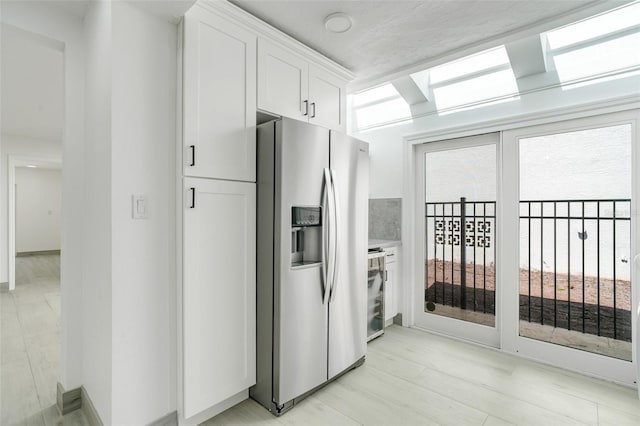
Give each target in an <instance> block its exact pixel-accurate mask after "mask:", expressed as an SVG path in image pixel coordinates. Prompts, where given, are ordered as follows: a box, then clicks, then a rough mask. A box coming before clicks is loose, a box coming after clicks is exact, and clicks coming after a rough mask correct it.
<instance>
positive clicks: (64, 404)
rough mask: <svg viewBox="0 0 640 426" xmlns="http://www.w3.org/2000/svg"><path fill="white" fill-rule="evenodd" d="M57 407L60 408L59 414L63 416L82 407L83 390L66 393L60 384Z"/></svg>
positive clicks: (72, 390)
mask: <svg viewBox="0 0 640 426" xmlns="http://www.w3.org/2000/svg"><path fill="white" fill-rule="evenodd" d="M56 406H57V407H58V412H59V413H60V414H61V415H63V416H64V415H65V414H69V413H70V412H72V411H75V410H77V409H79V408H80V407H82V390H81V388H75V389H71V390H68V391H65V390H64V386H62V384H60V382H58V392H57V395H56Z"/></svg>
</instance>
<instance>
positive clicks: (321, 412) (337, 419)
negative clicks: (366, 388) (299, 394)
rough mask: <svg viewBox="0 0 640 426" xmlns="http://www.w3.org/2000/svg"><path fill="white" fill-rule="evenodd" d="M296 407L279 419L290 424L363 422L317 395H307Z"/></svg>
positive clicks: (351, 425) (348, 424) (341, 425)
mask: <svg viewBox="0 0 640 426" xmlns="http://www.w3.org/2000/svg"><path fill="white" fill-rule="evenodd" d="M294 408H295V409H294V410H291V411H289V412H287V413H285V414H284V415H282V416H280V417H278V421H280V422H281V423H282V424H285V425H288V426H302V425H306V426H356V425H360V424H361V423H358V422H357V421H355V420H354V419H352V418H350V417H348V416H346V415H344V414H342V413H341V412H340V411H338V410H336V409H335V408H333V407H331V406H329V405H327V404H325V403H323V402H322V401H320V400H319V399H318V398H316V397H315V396H310V397H307V398H306V399H304V400H303V401H301V402H300V403H299V404H297V405H296V406H295V407H294Z"/></svg>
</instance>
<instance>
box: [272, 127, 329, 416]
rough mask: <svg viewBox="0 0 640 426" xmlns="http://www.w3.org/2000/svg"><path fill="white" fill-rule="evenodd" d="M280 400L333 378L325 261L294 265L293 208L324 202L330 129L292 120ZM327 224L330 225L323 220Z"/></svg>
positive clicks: (281, 150) (283, 241) (281, 226)
mask: <svg viewBox="0 0 640 426" xmlns="http://www.w3.org/2000/svg"><path fill="white" fill-rule="evenodd" d="M275 132H276V135H275V140H276V143H275V161H276V167H275V187H276V191H275V196H276V200H275V209H276V211H275V218H277V219H276V223H275V227H274V228H275V229H274V233H275V236H276V238H275V240H276V241H275V247H274V249H275V252H276V259H274V264H275V266H276V267H275V268H274V283H275V288H274V310H273V312H274V348H273V349H274V362H273V370H274V371H273V375H274V383H273V397H274V400H275V401H274V402H275V403H276V404H277V405H279V404H284V403H287V402H289V401H291V400H292V399H294V398H296V397H298V396H300V395H302V394H304V393H305V392H307V391H310V390H311V389H313V388H315V387H316V386H319V385H321V384H322V383H324V382H325V381H326V380H327V332H328V330H327V320H328V318H327V316H328V313H327V309H328V308H327V304H324V303H323V297H322V296H323V282H322V267H321V263H320V262H318V263H317V264H312V265H303V266H298V267H294V266H292V263H291V248H292V247H291V244H292V243H291V223H292V218H291V208H292V206H315V207H317V206H320V205H321V204H322V191H323V186H324V169H325V168H327V167H329V142H328V141H329V131H328V130H326V129H322V128H320V127H316V126H313V125H310V124H308V123H302V122H299V121H295V120H290V119H282V120H281V121H277V122H276V127H275ZM323 226H325V224H323Z"/></svg>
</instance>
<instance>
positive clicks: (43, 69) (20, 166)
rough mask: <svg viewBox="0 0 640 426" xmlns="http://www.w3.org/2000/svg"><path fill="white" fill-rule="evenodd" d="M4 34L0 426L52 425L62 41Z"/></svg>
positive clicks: (57, 347) (57, 349)
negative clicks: (24, 425) (5, 425)
mask: <svg viewBox="0 0 640 426" xmlns="http://www.w3.org/2000/svg"><path fill="white" fill-rule="evenodd" d="M1 31H2V36H1V37H0V38H1V52H0V53H1V61H0V63H1V64H2V72H1V78H2V82H1V83H2V99H1V104H2V120H1V123H2V127H1V129H0V130H1V132H2V137H1V139H0V142H1V144H0V158H1V161H2V166H1V167H0V169H1V170H2V174H1V176H0V178H1V179H0V197H1V198H2V205H3V207H5V208H3V209H2V213H1V214H0V219H1V222H2V226H1V229H2V231H1V232H0V236H1V238H0V243H1V244H0V252H1V253H2V256H1V264H2V265H1V266H2V268H1V269H0V271H1V272H2V276H1V277H0V282H3V283H6V284H3V285H2V289H1V290H0V301H1V303H2V333H0V335H1V336H0V337H1V342H0V345H1V346H2V364H1V366H0V368H1V370H2V371H1V374H2V379H3V380H2V407H1V410H0V412H1V413H2V414H1V419H0V423H1V424H22V423H25V422H26V423H38V424H40V423H42V424H54V423H55V422H56V421H57V419H58V412H57V408H56V392H57V383H58V382H59V381H60V371H61V368H60V353H61V343H60V342H61V323H62V321H61V300H60V299H61V291H60V288H61V285H60V284H61V283H60V254H61V253H60V250H61V241H60V239H61V238H60V234H61V211H62V208H61V203H62V171H61V170H62V146H63V134H64V127H65V119H64V115H65V102H64V100H65V92H64V81H65V79H64V74H65V66H64V65H65V64H64V61H65V51H64V44H63V43H62V42H59V41H57V40H53V39H50V38H48V37H45V36H42V35H40V34H36V33H33V32H30V31H26V30H23V29H21V28H17V27H14V26H11V25H8V24H5V23H3V24H2V25H1ZM14 389H20V392H16V391H14Z"/></svg>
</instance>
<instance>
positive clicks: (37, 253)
mask: <svg viewBox="0 0 640 426" xmlns="http://www.w3.org/2000/svg"><path fill="white" fill-rule="evenodd" d="M47 254H60V250H40V251H21V252H19V253H16V257H27V256H43V255H47Z"/></svg>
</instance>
